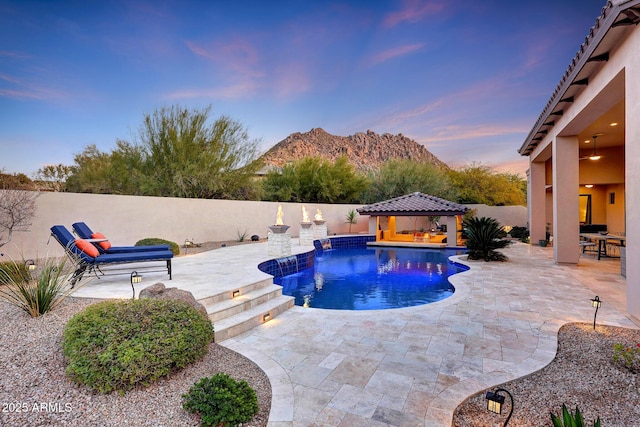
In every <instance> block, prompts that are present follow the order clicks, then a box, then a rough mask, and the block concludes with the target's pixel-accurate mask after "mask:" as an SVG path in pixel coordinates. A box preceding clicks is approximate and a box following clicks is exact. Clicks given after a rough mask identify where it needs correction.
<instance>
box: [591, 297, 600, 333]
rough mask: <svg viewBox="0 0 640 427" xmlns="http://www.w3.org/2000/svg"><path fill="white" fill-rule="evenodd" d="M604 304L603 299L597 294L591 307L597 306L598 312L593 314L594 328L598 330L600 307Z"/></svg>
mask: <svg viewBox="0 0 640 427" xmlns="http://www.w3.org/2000/svg"><path fill="white" fill-rule="evenodd" d="M601 305H602V301H601V300H600V297H598V295H596V297H595V298H593V299H592V300H591V307H595V309H596V312H595V313H594V315H593V330H594V331H595V330H596V317H597V316H598V309H599V308H600V306H601Z"/></svg>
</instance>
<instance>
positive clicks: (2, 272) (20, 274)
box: [0, 261, 31, 285]
mask: <svg viewBox="0 0 640 427" xmlns="http://www.w3.org/2000/svg"><path fill="white" fill-rule="evenodd" d="M30 277H31V275H30V274H29V270H27V266H26V265H25V263H24V262H22V263H17V262H14V261H6V262H0V285H6V284H8V283H16V282H26V281H28V280H29V279H30Z"/></svg>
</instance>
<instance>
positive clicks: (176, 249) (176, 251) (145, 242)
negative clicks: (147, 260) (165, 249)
mask: <svg viewBox="0 0 640 427" xmlns="http://www.w3.org/2000/svg"><path fill="white" fill-rule="evenodd" d="M150 245H169V249H171V252H173V255H175V256H178V255H180V246H178V244H177V243H174V242H171V241H169V240H164V239H160V238H158V237H148V238H146V239H142V240H138V241H137V242H136V246H150Z"/></svg>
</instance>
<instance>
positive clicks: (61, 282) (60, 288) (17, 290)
mask: <svg viewBox="0 0 640 427" xmlns="http://www.w3.org/2000/svg"><path fill="white" fill-rule="evenodd" d="M22 265H24V262H23V263H22ZM22 270H23V269H22V268H21V264H19V263H16V262H9V263H3V264H2V265H0V277H2V281H1V282H2V283H3V284H2V285H0V298H2V299H3V300H5V301H6V302H8V303H9V304H11V305H13V306H15V307H18V308H20V309H21V310H24V311H25V312H27V313H28V314H29V315H30V316H31V317H38V316H40V315H41V314H44V313H47V312H48V311H51V310H53V309H54V308H55V307H56V306H57V305H58V304H60V303H61V302H62V301H64V299H65V298H66V297H68V296H69V295H70V294H71V292H73V290H74V289H72V288H71V284H70V282H69V280H68V279H69V274H70V273H71V271H70V268H69V266H68V265H67V261H66V260H65V259H62V260H60V259H49V258H47V259H44V260H40V265H38V266H36V268H35V270H33V271H25V274H20V275H16V274H15V272H16V271H22ZM77 287H78V285H77V284H76V288H77Z"/></svg>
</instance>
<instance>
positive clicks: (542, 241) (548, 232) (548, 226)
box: [538, 223, 551, 248]
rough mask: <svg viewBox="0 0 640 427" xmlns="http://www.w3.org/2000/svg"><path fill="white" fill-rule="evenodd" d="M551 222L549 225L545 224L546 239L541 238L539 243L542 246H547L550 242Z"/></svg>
mask: <svg viewBox="0 0 640 427" xmlns="http://www.w3.org/2000/svg"><path fill="white" fill-rule="evenodd" d="M550 228H551V224H550V223H547V225H546V226H545V232H544V235H545V239H544V240H540V241H539V242H538V243H539V244H540V246H541V247H543V248H545V247H546V246H547V245H548V244H549V239H551V231H550Z"/></svg>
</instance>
